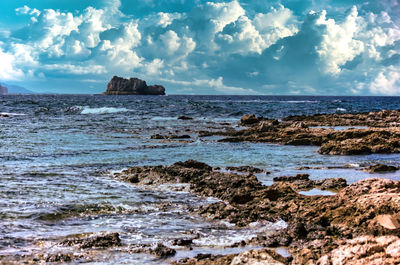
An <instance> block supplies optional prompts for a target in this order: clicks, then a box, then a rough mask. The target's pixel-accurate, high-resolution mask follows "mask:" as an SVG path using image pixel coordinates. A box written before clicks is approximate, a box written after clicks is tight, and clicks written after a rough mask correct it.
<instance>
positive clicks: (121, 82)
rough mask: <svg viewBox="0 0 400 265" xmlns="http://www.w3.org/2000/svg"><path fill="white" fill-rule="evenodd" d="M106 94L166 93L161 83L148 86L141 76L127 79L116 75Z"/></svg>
mask: <svg viewBox="0 0 400 265" xmlns="http://www.w3.org/2000/svg"><path fill="white" fill-rule="evenodd" d="M103 94H104V95H165V88H164V87H163V86H161V85H152V86H148V85H147V84H146V81H144V80H141V79H139V78H130V79H125V78H122V77H118V76H114V77H113V78H112V79H111V81H110V82H109V83H108V85H107V90H106V92H104V93H103Z"/></svg>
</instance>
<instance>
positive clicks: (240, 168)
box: [226, 166, 269, 173]
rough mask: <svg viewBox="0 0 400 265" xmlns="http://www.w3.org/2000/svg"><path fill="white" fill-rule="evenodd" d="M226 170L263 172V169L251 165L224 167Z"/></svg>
mask: <svg viewBox="0 0 400 265" xmlns="http://www.w3.org/2000/svg"><path fill="white" fill-rule="evenodd" d="M226 170H230V171H236V172H248V173H262V172H264V170H263V169H261V168H256V167H252V166H239V167H226ZM267 173H269V172H267Z"/></svg>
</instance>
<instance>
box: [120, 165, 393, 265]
mask: <svg viewBox="0 0 400 265" xmlns="http://www.w3.org/2000/svg"><path fill="white" fill-rule="evenodd" d="M114 177H115V178H117V179H119V180H123V181H127V182H130V183H133V184H135V185H146V186H157V185H161V184H165V183H187V184H189V186H190V191H191V192H193V193H196V194H198V195H200V196H212V197H216V198H218V199H220V200H221V201H219V202H216V203H213V204H207V205H204V206H201V207H199V208H197V209H191V210H192V212H193V213H194V214H199V215H201V216H204V217H205V218H207V219H213V220H224V221H227V222H230V223H233V224H235V225H236V226H247V225H249V224H251V223H253V222H257V221H272V222H274V221H277V220H281V219H282V220H284V221H285V222H286V223H287V228H285V229H282V230H280V231H278V232H276V233H273V234H271V235H266V236H258V237H256V238H253V239H252V240H249V241H248V242H242V244H253V245H257V246H260V247H262V248H263V249H261V250H252V251H249V252H245V253H241V254H237V255H227V256H210V255H200V256H198V257H195V258H193V259H183V260H180V261H178V262H175V263H174V264H252V263H245V262H244V261H243V260H253V261H254V262H255V261H257V262H262V263H260V264H371V262H372V263H376V262H378V263H380V262H382V261H383V262H386V263H385V264H394V263H396V262H400V254H399V253H400V238H399V237H398V235H399V232H400V224H399V221H400V216H399V214H398V212H399V210H400V182H398V181H392V180H387V179H366V180H362V181H359V182H357V183H355V184H352V185H350V186H347V184H346V181H345V180H344V179H340V178H339V179H325V180H322V181H314V180H310V179H309V178H308V176H307V175H297V176H294V177H290V176H286V177H279V178H275V179H274V180H275V183H274V184H273V185H271V186H263V185H262V184H261V183H260V182H259V181H258V180H257V178H256V176H255V175H253V174H252V173H250V172H248V174H245V175H243V174H236V173H224V172H220V171H219V170H218V169H214V168H212V167H210V166H209V165H206V164H204V163H201V162H197V161H194V160H188V161H186V162H178V163H175V164H173V165H171V166H145V167H132V168H129V169H127V170H124V171H122V172H121V173H117V174H115V175H114ZM312 188H321V189H329V190H334V191H336V192H337V193H336V194H335V195H332V196H320V195H319V196H305V195H302V194H300V193H299V191H302V190H309V189H312ZM280 246H282V247H287V248H288V250H289V252H290V254H291V256H290V257H283V256H281V255H279V254H278V253H276V252H274V251H273V248H276V247H280ZM355 260H356V261H357V263H352V262H353V261H355ZM268 262H270V263H268ZM271 262H272V263H271ZM338 262H342V263H338ZM257 264H258V263H257Z"/></svg>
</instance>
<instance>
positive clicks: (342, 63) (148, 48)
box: [0, 0, 400, 96]
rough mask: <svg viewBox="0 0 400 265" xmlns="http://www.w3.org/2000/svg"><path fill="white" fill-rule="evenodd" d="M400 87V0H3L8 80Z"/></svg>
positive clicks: (47, 86) (264, 90)
mask: <svg viewBox="0 0 400 265" xmlns="http://www.w3.org/2000/svg"><path fill="white" fill-rule="evenodd" d="M114 75H118V76H122V77H126V78H127V77H138V78H141V79H144V80H146V81H147V83H148V84H161V85H164V86H165V88H166V91H167V94H230V95H238V94H247V95H354V96H367V95H384V96H393V95H394V96H400V0H370V1H357V0H320V1H317V0H269V1H267V0H250V1H248V0H247V1H244V0H243V1H241V0H234V1H222V0H221V1H200V0H192V1H187V0H168V1H167V0H99V1H95V0H1V1H0V83H7V84H14V85H20V86H23V87H25V88H28V89H31V90H33V91H35V92H42V93H67V94H70V93H74V94H75V93H83V94H94V93H101V92H103V91H105V88H106V85H107V82H108V81H109V80H110V79H111V78H112V77H113V76H114Z"/></svg>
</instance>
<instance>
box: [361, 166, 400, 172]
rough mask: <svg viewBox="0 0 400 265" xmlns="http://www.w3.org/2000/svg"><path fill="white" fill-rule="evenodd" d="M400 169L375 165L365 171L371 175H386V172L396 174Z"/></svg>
mask: <svg viewBox="0 0 400 265" xmlns="http://www.w3.org/2000/svg"><path fill="white" fill-rule="evenodd" d="M398 169H399V168H398V167H395V166H388V165H383V164H375V165H371V166H369V167H367V168H365V171H368V172H369V173H385V172H394V171H397V170H398Z"/></svg>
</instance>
